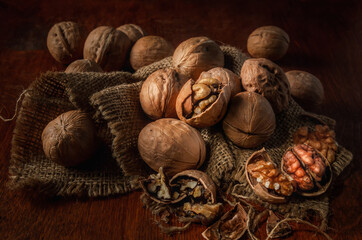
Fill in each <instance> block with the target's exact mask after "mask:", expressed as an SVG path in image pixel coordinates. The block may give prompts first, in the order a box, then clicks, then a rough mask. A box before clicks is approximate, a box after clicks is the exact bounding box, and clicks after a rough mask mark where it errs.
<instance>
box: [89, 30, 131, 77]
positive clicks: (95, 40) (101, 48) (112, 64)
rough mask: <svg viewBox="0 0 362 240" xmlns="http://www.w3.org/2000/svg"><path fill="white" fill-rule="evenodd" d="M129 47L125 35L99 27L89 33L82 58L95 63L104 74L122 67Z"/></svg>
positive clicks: (129, 44)
mask: <svg viewBox="0 0 362 240" xmlns="http://www.w3.org/2000/svg"><path fill="white" fill-rule="evenodd" d="M130 47H131V42H130V40H129V39H128V37H127V35H126V34H124V33H123V32H121V31H118V30H116V29H114V28H113V27H108V26H101V27H97V28H96V29H94V30H93V31H92V32H90V33H89V35H88V37H87V39H86V41H85V44H84V49H83V56H84V58H85V59H90V60H93V61H95V62H96V63H97V64H98V65H99V66H100V67H101V68H102V69H103V70H104V71H106V72H108V71H116V70H120V69H121V68H122V67H123V66H124V64H125V60H126V56H127V53H128V50H129V48H130Z"/></svg>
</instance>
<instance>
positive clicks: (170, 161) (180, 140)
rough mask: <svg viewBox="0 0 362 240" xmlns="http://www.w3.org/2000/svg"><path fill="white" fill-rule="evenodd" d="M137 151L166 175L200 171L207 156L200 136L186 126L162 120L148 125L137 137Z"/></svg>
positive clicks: (154, 168)
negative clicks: (189, 170)
mask: <svg viewBox="0 0 362 240" xmlns="http://www.w3.org/2000/svg"><path fill="white" fill-rule="evenodd" d="M138 150H139V153H140V155H141V157H142V159H143V160H144V161H145V162H146V163H147V165H148V166H150V168H152V169H153V170H155V171H158V169H159V168H160V167H163V170H164V171H165V174H166V175H167V176H173V175H175V174H176V173H179V172H181V171H184V170H186V169H197V168H199V167H200V166H201V165H202V164H203V162H204V160H205V157H206V147H205V143H204V140H203V139H202V137H201V134H200V132H199V131H197V130H196V129H194V128H192V127H191V126H189V125H187V124H186V123H184V122H182V121H180V120H177V119H172V118H162V119H159V120H156V121H154V122H151V123H149V124H148V125H146V126H145V127H144V128H143V129H142V131H141V132H140V134H139V136H138Z"/></svg>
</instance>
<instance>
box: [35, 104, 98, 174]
mask: <svg viewBox="0 0 362 240" xmlns="http://www.w3.org/2000/svg"><path fill="white" fill-rule="evenodd" d="M95 132H96V130H95V127H94V124H93V122H92V120H91V119H90V118H89V116H88V115H87V114H86V113H84V112H81V111H79V110H73V111H69V112H66V113H63V114H61V115H60V116H58V117H57V118H56V119H54V120H52V121H51V122H49V123H48V125H47V126H46V127H45V128H44V130H43V133H42V135H41V139H42V142H43V149H44V153H45V155H46V156H47V158H48V159H50V160H52V161H54V162H56V163H58V164H60V165H63V166H66V167H70V166H76V165H78V164H80V163H82V162H84V161H86V160H87V159H89V158H90V157H91V156H92V154H93V153H94V152H95V150H96V149H97V144H98V141H97V139H96V133H95Z"/></svg>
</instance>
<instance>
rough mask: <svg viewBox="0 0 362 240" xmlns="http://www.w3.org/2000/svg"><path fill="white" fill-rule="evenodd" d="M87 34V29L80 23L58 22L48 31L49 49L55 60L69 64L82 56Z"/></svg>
mask: <svg viewBox="0 0 362 240" xmlns="http://www.w3.org/2000/svg"><path fill="white" fill-rule="evenodd" d="M86 34H87V33H86V31H85V29H84V28H83V27H82V26H80V25H79V24H78V23H75V22H60V23H57V24H55V25H54V26H53V27H52V28H51V29H50V31H49V33H48V37H47V47H48V50H49V52H50V54H51V55H52V56H53V57H54V59H55V60H57V61H58V62H61V63H64V64H69V63H71V62H72V61H74V60H76V59H79V58H82V50H83V45H84V41H85V38H86V36H87V35H86Z"/></svg>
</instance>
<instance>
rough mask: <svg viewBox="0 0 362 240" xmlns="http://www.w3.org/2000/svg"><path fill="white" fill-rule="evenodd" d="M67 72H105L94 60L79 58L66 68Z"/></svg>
mask: <svg viewBox="0 0 362 240" xmlns="http://www.w3.org/2000/svg"><path fill="white" fill-rule="evenodd" d="M64 72H66V73H76V72H103V70H102V68H101V67H100V66H99V65H98V64H97V63H96V62H95V61H93V60H89V59H79V60H76V61H74V62H72V63H71V64H69V66H68V67H67V68H66V69H65V71H64Z"/></svg>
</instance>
